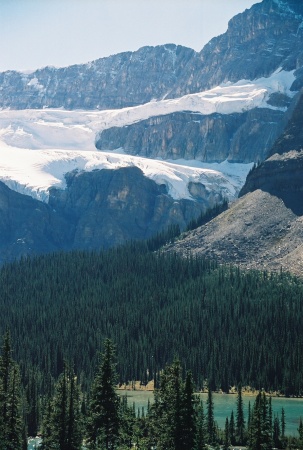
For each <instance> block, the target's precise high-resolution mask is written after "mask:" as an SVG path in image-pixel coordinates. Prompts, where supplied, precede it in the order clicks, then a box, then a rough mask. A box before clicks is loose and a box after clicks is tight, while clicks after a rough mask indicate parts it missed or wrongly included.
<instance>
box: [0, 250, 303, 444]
mask: <svg viewBox="0 0 303 450" xmlns="http://www.w3.org/2000/svg"><path fill="white" fill-rule="evenodd" d="M151 246H152V245H151V243H129V244H127V245H125V246H123V247H121V248H116V249H110V250H107V251H100V252H91V253H88V252H73V253H57V254H52V255H43V256H38V257H34V258H31V259H24V260H21V261H18V262H14V263H11V264H6V265H5V266H3V267H1V269H0V307H1V319H0V333H1V335H2V336H4V344H3V348H2V356H1V371H0V380H1V383H0V384H1V392H0V395H1V398H0V407H1V408H2V411H3V414H2V419H1V420H2V422H0V429H1V430H4V431H3V433H2V436H3V439H2V442H11V441H12V438H11V437H9V436H8V435H7V433H8V432H9V430H11V429H12V427H13V429H15V428H14V426H13V425H12V423H11V425H8V424H7V423H6V420H8V417H10V418H11V417H12V416H13V415H14V414H15V413H14V414H13V413H12V412H10V413H8V411H9V410H10V408H12V405H13V404H14V402H12V398H14V399H15V405H16V407H15V409H14V411H20V410H22V415H21V416H20V417H18V416H17V415H16V427H17V428H16V430H17V431H15V435H16V438H15V439H16V442H17V443H16V444H14V445H13V446H12V447H9V444H5V446H4V447H3V448H5V449H9V448H12V449H19V448H21V446H22V445H24V442H25V438H24V437H25V436H27V435H29V436H30V435H31V436H32V435H35V434H36V433H37V432H42V436H44V440H43V442H44V443H43V446H44V448H45V449H46V450H47V449H52V448H54V449H77V448H81V445H82V444H81V443H82V442H83V440H85V442H86V443H87V444H86V446H87V448H96V449H97V448H120V449H123V448H130V447H131V445H133V443H134V442H138V445H137V448H142V449H143V448H146V449H149V448H152V447H154V448H155V447H157V448H158V449H166V450H169V449H200V448H205V445H206V444H212V445H214V446H216V445H217V444H220V445H225V447H226V448H227V447H228V446H229V445H234V444H233V442H235V443H238V444H240V445H243V443H244V444H246V445H247V446H249V447H250V448H252V449H253V448H256V449H258V448H261V447H259V445H261V444H262V445H263V444H264V442H265V441H264V439H265V437H264V436H267V438H266V439H267V441H266V442H267V443H266V445H267V447H266V448H271V447H272V446H273V440H274V438H275V439H276V441H275V442H276V444H277V443H279V445H280V447H281V448H282V447H283V448H285V447H286V446H287V443H286V440H285V439H284V440H283V438H284V436H283V420H282V421H281V422H280V421H278V422H277V423H275V420H274V418H273V417H272V415H271V413H270V409H271V408H270V402H269V400H268V399H267V398H266V397H265V396H264V394H262V393H260V394H259V396H258V397H257V399H256V404H255V405H253V407H252V410H251V415H250V418H249V420H248V422H249V423H246V424H245V425H244V424H243V423H242V425H240V422H241V417H240V419H239V418H234V417H230V418H227V422H226V429H225V430H218V429H217V427H216V424H215V422H214V420H213V418H212V412H211V398H210V399H209V401H208V405H200V404H199V403H198V402H197V400H196V399H195V397H194V394H193V392H194V391H196V390H200V389H201V388H203V387H205V386H207V387H208V390H209V393H210V396H211V392H212V391H214V390H218V389H222V390H223V391H224V392H228V391H229V389H230V387H231V386H240V385H242V386H251V387H252V388H254V389H256V390H260V391H261V390H262V389H264V390H266V391H276V390H278V391H280V392H281V393H283V394H285V395H296V396H301V395H302V394H303V392H302V391H303V388H302V379H303V377H302V375H303V374H302V371H303V369H302V367H303V366H302V342H303V330H302V326H301V316H302V305H303V299H302V297H303V285H302V281H301V280H299V279H297V278H295V277H292V276H291V275H289V274H285V273H282V272H281V273H278V274H269V273H267V272H257V271H246V272H242V271H241V270H239V268H237V267H232V266H219V265H218V264H217V263H216V262H214V261H207V260H204V259H201V258H193V257H189V258H183V259H182V258H180V257H179V256H176V255H175V254H165V253H161V252H151V251H150V247H151ZM8 330H9V331H8ZM105 339H108V340H106V341H105V343H107V344H106V345H107V347H106V345H105V350H104V353H103V358H101V362H100V360H99V358H98V354H99V351H100V350H101V348H102V343H103V342H104V340H105ZM11 342H12V344H13V345H11ZM112 343H114V344H115V347H116V351H114V350H113V347H112ZM106 349H107V350H106ZM106 352H107V353H106ZM106 361H107V364H108V367H107V369H106V368H105V367H104V364H105V362H106ZM113 361H115V363H114V362H113ZM179 361H181V362H182V364H181V363H180V362H179ZM98 368H99V369H98ZM106 370H107V371H106ZM104 372H106V373H107V375H105V373H104ZM5 380H6V381H5ZM134 380H139V381H140V382H141V383H143V384H145V383H147V382H148V381H150V380H154V382H155V386H156V388H158V389H157V391H156V393H155V404H154V405H153V407H151V408H150V411H148V414H147V415H146V416H145V415H143V416H142V417H141V416H139V417H138V416H136V414H135V413H134V411H133V410H132V409H131V408H130V407H129V406H128V405H127V402H126V401H124V402H123V401H122V402H120V401H118V400H117V397H116V394H115V389H113V386H116V385H117V384H119V383H120V384H121V383H124V382H131V381H134ZM106 383H108V384H106ZM105 384H106V388H104V385H105ZM100 386H101V387H100ZM238 391H239V392H241V390H238ZM17 392H19V394H18V395H17ZM105 393H107V394H106V395H108V396H109V398H110V400H109V399H108V398H107V399H105V400H104V404H103V403H102V402H103V400H102V398H103V397H102V396H103V395H105ZM240 395H241V394H240ZM100 402H101V403H100ZM100 404H101V406H100ZM209 404H210V405H209ZM102 405H103V406H102ZM106 405H107V406H108V405H111V406H108V407H109V411H110V413H111V414H113V417H112V419H110V420H113V424H110V423H109V424H107V421H108V420H109V417H108V414H109V412H108V413H106V412H104V410H103V409H102V408H106V407H107V406H106ZM113 405H114V406H113ZM169 405H170V406H169ZM3 408H4V409H3ZM113 408H114V410H113ZM115 408H116V409H115ZM167 408H168V409H167ZM174 408H175V409H177V412H176V410H175V409H174ZM203 408H204V409H203ZM102 411H103V412H102ZM258 414H259V415H258ZM70 415H71V416H70ZM99 415H100V417H99ZM240 416H241V414H240ZM190 417H191V418H192V419H191V420H192V421H191V422H190V420H189V418H190ZM6 418H7V419H6ZM17 419H18V420H17ZM122 419H123V420H122ZM61 420H62V421H63V425H62V427H63V428H62V429H61V431H60V429H59V427H58V423H59V422H60V421H61ZM187 420H189V422H187ZM258 420H259V422H260V421H261V422H260V423H259V424H258V425H254V426H253V427H252V425H251V424H256V423H257V422H255V421H258ZM115 421H116V422H115ZM125 421H126V422H125ZM237 421H238V422H237ZM237 423H238V425H237ZM78 425H79V426H78ZM107 427H109V428H107ZM237 427H238V431H237ZM254 427H255V428H256V429H258V430H261V429H262V436H263V437H262V439H261V438H259V437H258V435H255V434H256V433H257V432H255V431H254V430H255V428H254ZM275 427H276V428H275ZM97 430H99V431H98V432H97ZM109 430H110V431H109ZM165 430H166V431H165ZM167 430H170V431H169V433H171V434H169V433H168V431H167ZM180 430H181V431H180ZM205 430H206V431H205ZM100 433H101V434H100ZM166 433H168V434H166ZM109 435H110V436H113V439H114V441H113V442H112V441H108V439H109V438H108V436H109ZM122 435H123V436H124V437H123V439H122V437H121V436H122ZM136 436H137V437H136ZM300 436H301V434H300ZM302 437H303V426H302ZM121 439H122V440H121ZM136 439H137V441H136ZM254 439H255V441H253V440H254ZM258 439H259V440H260V439H261V441H262V442H261V441H260V442H259V441H258ZM152 440H153V442H152ZM184 440H185V441H184ZM55 442H57V443H56V444H55ZM252 442H255V443H254V444H252ZM79 445H80V447H79ZM264 445H265V444H264ZM296 445H297V446H298V445H299V444H298V443H296ZM276 446H277V445H276ZM0 448H1V447H0ZM262 448H265V447H264V446H263V447H262Z"/></svg>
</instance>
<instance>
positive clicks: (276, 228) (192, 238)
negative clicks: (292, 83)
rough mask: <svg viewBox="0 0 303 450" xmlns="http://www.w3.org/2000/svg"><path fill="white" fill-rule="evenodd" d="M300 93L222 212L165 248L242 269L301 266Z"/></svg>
mask: <svg viewBox="0 0 303 450" xmlns="http://www.w3.org/2000/svg"><path fill="white" fill-rule="evenodd" d="M302 121H303V95H301V97H300V98H299V100H298V102H297V104H296V107H295V109H294V111H293V114H292V116H291V119H290V121H289V123H288V125H287V126H286V128H285V131H284V133H283V135H282V136H281V138H279V139H278V140H277V141H276V143H275V144H274V146H273V147H272V149H271V154H272V156H271V157H270V158H268V159H267V160H266V161H264V162H263V163H262V164H261V165H259V166H258V167H256V168H255V169H254V170H252V172H251V173H250V174H249V175H248V177H247V181H246V183H245V185H244V187H243V189H242V191H241V194H240V195H241V198H240V199H239V200H238V201H236V202H235V203H234V204H233V205H232V206H231V207H230V209H229V210H228V211H226V212H224V213H223V214H221V215H220V216H218V217H216V218H215V219H214V220H212V221H211V222H209V223H208V224H206V225H204V226H203V227H201V228H199V229H197V230H196V231H194V232H192V233H189V234H188V235H187V237H186V238H185V239H184V240H183V241H180V242H179V243H177V244H175V245H174V247H173V248H170V250H174V251H177V252H180V253H181V254H183V255H186V254H188V253H193V254H202V255H204V256H208V257H214V258H217V259H218V260H219V261H221V262H225V263H233V264H238V265H239V266H241V267H244V268H258V269H268V270H280V268H283V269H284V270H289V271H291V272H293V273H295V274H297V275H299V276H302V273H303V272H302V270H303V227H302V225H303V133H302Z"/></svg>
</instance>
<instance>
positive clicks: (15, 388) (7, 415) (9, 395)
mask: <svg viewBox="0 0 303 450" xmlns="http://www.w3.org/2000/svg"><path fill="white" fill-rule="evenodd" d="M0 417H1V419H0V449H2V448H3V449H5V450H21V449H22V448H23V444H24V443H23V431H24V424H23V420H22V411H21V380H20V373H19V367H18V365H17V364H16V363H15V361H14V360H13V359H12V349H11V338H10V333H9V332H6V334H5V335H4V338H3V345H2V352H1V357H0Z"/></svg>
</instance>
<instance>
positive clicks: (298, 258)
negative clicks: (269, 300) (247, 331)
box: [166, 189, 303, 276]
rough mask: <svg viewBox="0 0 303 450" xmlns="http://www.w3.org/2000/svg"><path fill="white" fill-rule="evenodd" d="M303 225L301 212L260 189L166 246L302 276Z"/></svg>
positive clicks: (240, 264) (184, 253)
mask: <svg viewBox="0 0 303 450" xmlns="http://www.w3.org/2000/svg"><path fill="white" fill-rule="evenodd" d="M302 225H303V217H302V216H297V215H296V214H294V213H293V212H292V211H291V209H289V208H287V207H286V205H285V204H284V202H283V201H282V200H281V199H280V198H278V197H276V196H274V195H271V194H269V193H268V192H263V191H261V190H260V189H258V190H256V191H254V192H252V193H250V194H247V195H245V196H244V197H242V198H241V199H239V200H237V201H236V202H235V203H234V204H233V205H232V207H231V208H230V209H229V210H227V211H226V212H224V213H222V214H220V215H219V216H217V217H216V218H215V219H213V220H212V221H210V222H208V223H207V224H206V225H204V226H202V227H200V228H198V229H197V230H195V231H193V232H190V233H188V234H187V236H186V237H184V239H182V240H180V241H177V242H176V243H175V244H173V245H171V246H168V247H167V249H166V250H167V251H173V252H177V253H178V254H181V255H183V256H189V255H200V256H204V257H207V258H211V259H215V260H217V261H218V262H219V263H227V264H233V265H238V266H239V267H241V268H243V269H259V270H268V271H279V270H280V269H281V268H282V269H283V270H284V271H291V272H292V273H294V274H296V275H299V276H302V273H303V226H302Z"/></svg>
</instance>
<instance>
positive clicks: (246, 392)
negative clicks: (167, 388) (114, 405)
mask: <svg viewBox="0 0 303 450" xmlns="http://www.w3.org/2000/svg"><path fill="white" fill-rule="evenodd" d="M117 390H118V391H142V392H153V391H154V390H155V389H154V381H153V380H152V381H149V382H148V383H147V384H146V385H145V384H141V382H140V381H133V382H130V383H123V384H121V385H118V386H117ZM207 392H208V389H201V390H200V391H197V392H195V394H207ZM259 392H260V391H259V390H258V389H253V388H251V387H250V386H245V387H243V388H242V396H243V397H255V396H256V395H257V394H258V393H259ZM261 392H263V390H261ZM264 392H265V395H266V396H268V397H275V398H288V399H294V400H295V399H298V400H300V399H301V400H302V399H303V396H289V397H286V396H285V394H282V393H281V392H279V391H274V392H266V391H264ZM213 393H214V394H222V395H237V393H238V391H237V388H236V387H235V386H233V387H231V388H230V390H229V392H223V391H222V390H218V391H213Z"/></svg>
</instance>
